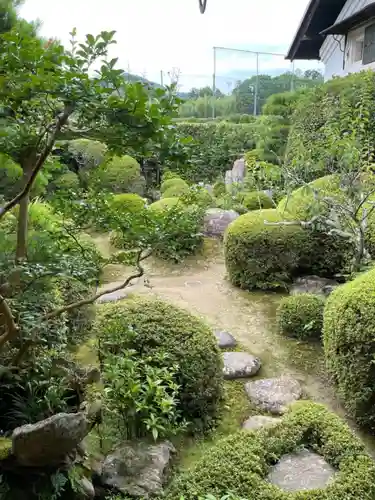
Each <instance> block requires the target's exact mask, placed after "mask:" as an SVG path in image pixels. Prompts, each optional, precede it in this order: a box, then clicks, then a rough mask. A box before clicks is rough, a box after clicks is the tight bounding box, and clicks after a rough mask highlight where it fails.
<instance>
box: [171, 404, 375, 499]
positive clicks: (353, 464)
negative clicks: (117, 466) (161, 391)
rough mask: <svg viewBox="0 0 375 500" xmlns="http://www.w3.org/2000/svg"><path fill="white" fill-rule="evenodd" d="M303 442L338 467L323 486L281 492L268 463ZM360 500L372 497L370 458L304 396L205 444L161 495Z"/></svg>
mask: <svg viewBox="0 0 375 500" xmlns="http://www.w3.org/2000/svg"><path fill="white" fill-rule="evenodd" d="M302 446H304V447H308V448H310V449H312V450H314V451H315V452H317V453H319V454H320V455H322V456H323V457H324V458H325V459H326V461H327V462H328V463H330V464H331V465H332V466H333V467H335V468H336V469H337V473H336V474H335V476H334V478H333V480H332V482H330V483H329V484H328V485H327V487H326V488H325V489H319V490H317V489H315V490H307V491H299V492H286V491H283V490H282V489H280V488H278V487H277V486H274V485H272V484H270V483H269V482H268V481H267V475H268V472H269V470H270V468H271V467H272V466H273V465H274V464H275V463H276V462H277V461H278V460H279V459H280V458H281V457H282V456H283V455H285V454H288V453H293V452H296V451H298V450H299V449H300V448H301V447H302ZM228 493H232V494H234V495H238V496H239V497H240V498H246V499H248V500H359V499H369V500H371V499H373V498H375V464H374V461H373V460H372V458H371V457H370V456H369V455H368V453H367V452H366V450H365V447H364V445H363V444H362V443H361V441H360V440H359V439H358V438H357V437H356V436H355V435H354V433H353V432H352V431H351V429H350V428H349V427H348V425H347V424H345V423H344V422H343V421H342V420H341V419H340V418H339V417H338V416H337V415H335V414H334V413H331V412H330V411H329V410H328V409H327V408H325V407H324V406H323V405H320V404H316V403H312V402H309V401H300V402H298V403H295V404H294V405H293V406H292V407H291V410H290V411H289V412H288V414H287V415H286V416H285V417H284V418H283V420H282V421H281V423H279V424H278V425H277V426H275V427H271V428H265V429H262V430H260V431H257V432H249V431H239V432H237V433H236V434H232V435H231V436H229V437H227V438H224V439H222V440H221V441H219V443H218V444H217V445H216V446H212V447H211V448H209V449H208V450H206V452H205V454H204V455H203V457H202V458H200V459H199V460H198V462H196V463H195V465H194V467H193V468H191V469H190V470H189V471H187V472H185V473H183V474H181V475H179V476H177V477H176V479H175V480H174V481H173V482H172V484H171V485H170V487H169V488H168V489H167V492H166V500H177V499H179V498H181V497H183V498H184V500H197V498H201V497H203V498H204V497H205V495H206V494H207V495H208V494H209V495H213V496H216V497H217V498H224V495H227V494H228Z"/></svg>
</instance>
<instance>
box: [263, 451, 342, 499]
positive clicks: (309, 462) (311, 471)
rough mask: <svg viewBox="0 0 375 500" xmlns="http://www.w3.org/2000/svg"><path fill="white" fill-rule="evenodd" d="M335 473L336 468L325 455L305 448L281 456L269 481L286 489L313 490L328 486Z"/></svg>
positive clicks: (272, 470)
mask: <svg viewBox="0 0 375 500" xmlns="http://www.w3.org/2000/svg"><path fill="white" fill-rule="evenodd" d="M334 474H335V469H333V468H332V467H331V466H330V465H329V464H328V463H327V462H326V461H325V460H324V458H323V457H321V456H320V455H318V454H316V453H312V452H311V451H309V450H307V449H303V450H302V451H300V452H298V453H292V454H289V455H284V456H283V457H281V459H280V461H279V462H278V463H277V464H276V465H275V466H274V467H273V468H272V469H271V472H270V474H269V476H268V481H269V482H270V483H272V484H274V485H276V486H278V487H279V488H281V489H282V490H284V491H300V490H313V489H320V488H324V487H325V486H327V484H329V483H330V481H331V480H332V478H333V476H334Z"/></svg>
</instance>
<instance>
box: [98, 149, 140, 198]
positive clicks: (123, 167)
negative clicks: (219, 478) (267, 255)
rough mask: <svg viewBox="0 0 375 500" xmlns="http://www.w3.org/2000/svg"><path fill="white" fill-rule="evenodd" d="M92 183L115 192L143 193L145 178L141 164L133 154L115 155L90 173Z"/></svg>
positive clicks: (99, 187) (99, 188)
mask: <svg viewBox="0 0 375 500" xmlns="http://www.w3.org/2000/svg"><path fill="white" fill-rule="evenodd" d="M90 183H91V184H92V185H93V186H94V187H95V188H96V189H97V190H101V189H103V190H108V191H111V192H113V193H131V192H136V193H138V194H143V191H144V179H143V178H142V176H141V170H140V165H139V163H138V162H137V160H135V159H134V158H132V157H131V156H121V157H120V156H115V157H113V158H112V159H110V160H108V161H107V162H105V163H103V164H101V165H100V166H99V167H98V168H97V169H96V170H93V171H92V175H90Z"/></svg>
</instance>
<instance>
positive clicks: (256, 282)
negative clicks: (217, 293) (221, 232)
mask: <svg viewBox="0 0 375 500" xmlns="http://www.w3.org/2000/svg"><path fill="white" fill-rule="evenodd" d="M281 221H282V218H281V216H280V214H279V212H278V211H277V210H272V209H268V210H254V211H252V212H249V213H247V214H244V215H241V216H240V217H238V219H236V220H235V221H234V222H232V223H231V224H230V225H229V227H228V229H227V232H226V234H225V239H224V241H225V262H226V267H227V270H228V273H229V278H230V280H231V282H232V283H233V284H234V285H236V286H239V287H240V288H244V289H248V290H252V289H257V288H258V289H263V290H269V289H280V288H284V289H285V288H287V287H288V285H289V283H290V282H291V280H292V277H293V275H295V274H296V273H297V271H298V269H299V266H300V261H301V256H302V255H306V254H309V253H310V249H311V239H310V235H309V233H308V232H307V231H305V230H303V229H302V228H301V227H300V226H284V225H277V223H279V222H281ZM267 223H269V224H267Z"/></svg>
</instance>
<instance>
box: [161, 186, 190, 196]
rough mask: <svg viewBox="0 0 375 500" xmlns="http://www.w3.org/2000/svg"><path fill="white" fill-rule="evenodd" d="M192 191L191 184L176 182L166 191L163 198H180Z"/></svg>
mask: <svg viewBox="0 0 375 500" xmlns="http://www.w3.org/2000/svg"><path fill="white" fill-rule="evenodd" d="M189 191H190V188H189V186H188V185H187V184H186V183H184V184H180V183H178V184H174V185H173V186H170V187H169V188H168V189H166V190H165V191H164V193H163V194H162V196H161V197H162V198H179V197H180V196H184V195H187V194H188V193H189Z"/></svg>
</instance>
